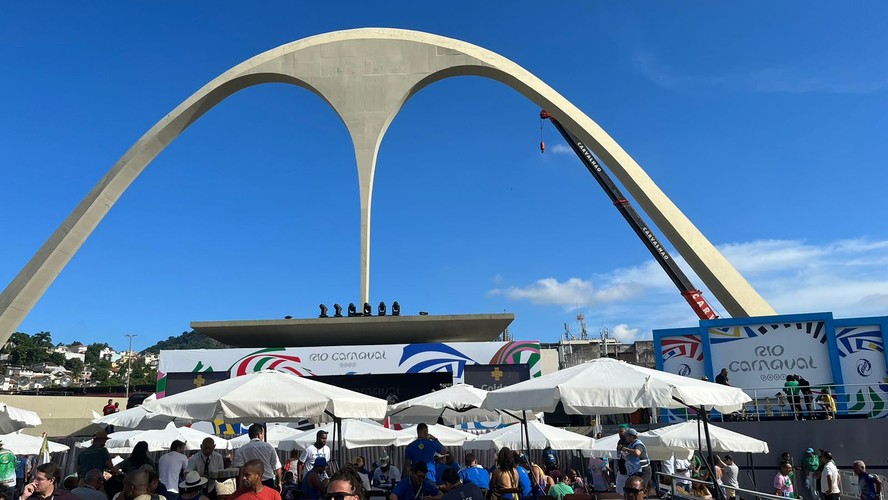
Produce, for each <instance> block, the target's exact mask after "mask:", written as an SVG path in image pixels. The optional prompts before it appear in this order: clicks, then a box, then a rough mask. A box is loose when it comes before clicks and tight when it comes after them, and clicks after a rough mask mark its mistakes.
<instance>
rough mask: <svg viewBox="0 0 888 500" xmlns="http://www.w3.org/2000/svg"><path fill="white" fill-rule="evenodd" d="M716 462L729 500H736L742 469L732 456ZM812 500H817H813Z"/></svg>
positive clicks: (719, 458) (717, 457) (718, 458)
mask: <svg viewBox="0 0 888 500" xmlns="http://www.w3.org/2000/svg"><path fill="white" fill-rule="evenodd" d="M715 460H716V461H717V462H718V465H719V466H720V467H721V471H722V476H721V478H722V484H724V485H725V495H726V496H727V497H728V500H734V497H735V496H736V494H737V492H736V491H735V489H736V488H739V487H740V481H739V480H738V479H737V478H739V477H740V468H739V467H737V464H735V463H734V457H732V456H731V455H725V458H724V460H722V458H721V457H720V456H718V455H716V456H715ZM812 500H817V499H816V498H815V499H812Z"/></svg>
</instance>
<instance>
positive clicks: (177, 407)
mask: <svg viewBox="0 0 888 500" xmlns="http://www.w3.org/2000/svg"><path fill="white" fill-rule="evenodd" d="M143 406H144V407H145V409H147V410H148V411H150V412H154V413H161V414H164V415H170V416H176V417H181V418H187V419H190V420H215V419H217V418H221V419H223V420H225V421H226V422H228V423H243V422H255V421H262V422H292V421H293V420H298V419H300V418H313V419H323V418H325V417H328V418H332V417H334V416H335V417H336V418H372V419H378V420H381V419H383V418H385V412H386V401H385V400H384V399H379V398H374V397H371V396H367V395H365V394H361V393H359V392H354V391H349V390H346V389H341V388H339V387H336V386H333V385H330V384H325V383H322V382H318V381H315V380H311V378H310V377H299V376H297V375H294V374H290V373H284V372H278V371H273V370H266V371H262V372H256V373H250V374H247V375H243V376H239V377H235V378H231V379H228V380H223V381H221V382H216V383H213V384H210V385H206V386H203V387H199V388H197V389H192V390H190V391H185V392H182V393H179V394H175V395H173V396H169V397H165V398H162V399H158V400H156V401H151V402H147V403H145V404H143Z"/></svg>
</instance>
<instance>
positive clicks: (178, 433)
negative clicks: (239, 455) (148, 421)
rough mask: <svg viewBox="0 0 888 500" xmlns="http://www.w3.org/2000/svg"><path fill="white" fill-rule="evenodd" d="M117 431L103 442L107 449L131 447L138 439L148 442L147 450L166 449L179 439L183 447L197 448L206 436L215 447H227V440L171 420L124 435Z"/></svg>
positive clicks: (188, 448) (223, 448) (224, 448)
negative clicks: (164, 425) (160, 427)
mask: <svg viewBox="0 0 888 500" xmlns="http://www.w3.org/2000/svg"><path fill="white" fill-rule="evenodd" d="M118 434H121V433H119V432H115V433H113V434H111V435H109V436H108V442H107V443H106V444H105V446H107V447H108V448H109V449H117V448H129V449H132V447H134V446H135V445H136V443H138V442H139V441H145V442H146V443H148V451H168V450H169V449H170V446H171V445H172V444H173V441H176V440H179V441H182V442H183V443H185V449H187V450H198V449H200V445H201V443H202V442H203V440H204V439H206V438H212V439H213V441H214V442H215V443H216V449H222V450H226V449H228V440H227V439H222V438H220V437H216V436H214V435H212V434H207V433H205V432H201V431H198V430H194V429H191V428H188V427H176V425H175V424H174V423H172V422H170V423H169V424H167V426H166V427H165V428H163V429H155V430H148V431H129V432H126V434H125V435H124V436H119V435H118Z"/></svg>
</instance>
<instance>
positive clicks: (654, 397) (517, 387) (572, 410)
mask: <svg viewBox="0 0 888 500" xmlns="http://www.w3.org/2000/svg"><path fill="white" fill-rule="evenodd" d="M751 400H752V399H751V398H750V397H749V396H748V395H746V393H745V392H743V391H742V390H741V389H739V388H737V387H730V386H726V385H720V384H714V383H712V382H706V381H703V380H697V379H693V378H689V377H683V376H681V375H675V374H672V373H666V372H661V371H658V370H651V369H649V368H644V367H641V366H635V365H631V364H629V363H626V362H623V361H617V360H614V359H610V358H600V359H596V360H593V361H589V362H586V363H582V364H579V365H576V366H572V367H570V368H566V369H564V370H559V371H557V372H554V373H549V374H547V375H543V376H542V377H538V378H532V379H530V380H525V381H524V382H519V383H517V384H514V385H510V386H508V387H504V388H502V389H497V390H495V391H491V392H489V393H487V398H486V399H485V400H484V403H482V405H481V406H482V407H483V408H488V409H494V408H515V409H521V410H532V411H545V412H551V411H554V410H555V407H556V406H557V405H558V403H559V402H560V403H561V404H562V405H563V406H564V411H565V412H566V413H568V414H573V415H577V414H583V415H605V414H613V413H631V412H634V411H635V410H637V409H639V408H654V407H658V408H684V407H686V406H692V407H700V406H705V407H708V408H715V409H717V410H718V411H720V412H722V413H731V412H734V411H738V410H740V409H741V408H743V404H744V403H747V402H749V401H751Z"/></svg>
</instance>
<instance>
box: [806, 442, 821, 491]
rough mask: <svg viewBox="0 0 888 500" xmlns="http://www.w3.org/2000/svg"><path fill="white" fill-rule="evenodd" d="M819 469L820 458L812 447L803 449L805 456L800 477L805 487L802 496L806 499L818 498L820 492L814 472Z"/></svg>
mask: <svg viewBox="0 0 888 500" xmlns="http://www.w3.org/2000/svg"><path fill="white" fill-rule="evenodd" d="M819 469H820V458H818V457H817V453H814V448H808V449H807V450H805V458H804V459H803V460H802V478H803V479H804V483H805V487H804V489H803V497H804V498H806V499H807V500H819V499H820V494H819V492H818V488H817V478H815V477H814V474H816V473H817V471H818V470H819Z"/></svg>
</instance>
